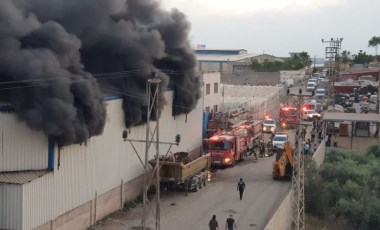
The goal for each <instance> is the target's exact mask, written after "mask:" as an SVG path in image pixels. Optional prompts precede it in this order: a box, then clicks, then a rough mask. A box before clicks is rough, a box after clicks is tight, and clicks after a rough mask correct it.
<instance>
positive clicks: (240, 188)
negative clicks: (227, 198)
mask: <svg viewBox="0 0 380 230" xmlns="http://www.w3.org/2000/svg"><path fill="white" fill-rule="evenodd" d="M244 189H245V183H244V181H243V179H242V178H240V180H239V182H238V184H237V190H238V191H239V194H240V200H241V199H242V198H243V192H244Z"/></svg>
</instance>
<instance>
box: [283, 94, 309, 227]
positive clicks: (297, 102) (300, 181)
mask: <svg viewBox="0 0 380 230" xmlns="http://www.w3.org/2000/svg"><path fill="white" fill-rule="evenodd" d="M287 94H288V96H289V100H290V101H291V102H292V103H293V105H294V106H295V107H296V108H297V109H298V119H299V122H298V124H296V126H297V128H296V130H297V131H296V144H295V148H294V153H295V154H296V157H295V162H294V167H293V174H292V190H293V197H292V209H293V216H292V219H293V223H292V226H293V228H294V229H295V230H305V174H304V158H303V152H302V149H303V146H302V135H301V133H302V128H306V126H308V125H307V124H302V123H301V121H302V107H303V103H304V98H306V97H311V96H310V95H305V94H302V89H299V94H298V95H297V94H289V91H288V92H287Z"/></svg>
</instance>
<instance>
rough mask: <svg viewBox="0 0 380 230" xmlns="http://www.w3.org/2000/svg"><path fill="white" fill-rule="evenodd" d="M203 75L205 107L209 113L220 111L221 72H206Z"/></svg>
mask: <svg viewBox="0 0 380 230" xmlns="http://www.w3.org/2000/svg"><path fill="white" fill-rule="evenodd" d="M202 76H203V98H204V100H203V109H204V111H207V112H209V113H212V112H218V111H219V110H220V104H221V103H222V93H223V92H222V90H223V89H222V88H221V85H220V72H204V73H202Z"/></svg>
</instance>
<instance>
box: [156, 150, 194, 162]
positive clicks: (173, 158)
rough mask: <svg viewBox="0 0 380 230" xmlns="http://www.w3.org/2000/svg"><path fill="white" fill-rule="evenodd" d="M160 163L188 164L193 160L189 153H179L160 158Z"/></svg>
mask: <svg viewBox="0 0 380 230" xmlns="http://www.w3.org/2000/svg"><path fill="white" fill-rule="evenodd" d="M160 161H167V162H178V163H183V164H187V163H190V162H191V161H192V159H191V158H190V157H189V153H187V152H177V153H174V154H172V155H169V156H166V157H165V156H160Z"/></svg>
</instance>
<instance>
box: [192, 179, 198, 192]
mask: <svg viewBox="0 0 380 230" xmlns="http://www.w3.org/2000/svg"><path fill="white" fill-rule="evenodd" d="M193 180H194V185H195V186H194V189H193V191H194V192H198V179H193Z"/></svg>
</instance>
